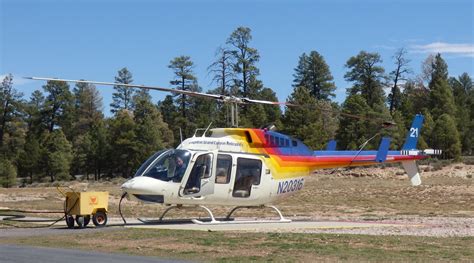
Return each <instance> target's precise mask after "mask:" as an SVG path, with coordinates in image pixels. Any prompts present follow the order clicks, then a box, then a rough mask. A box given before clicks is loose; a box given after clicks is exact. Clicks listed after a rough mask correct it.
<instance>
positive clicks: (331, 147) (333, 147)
mask: <svg viewBox="0 0 474 263" xmlns="http://www.w3.org/2000/svg"><path fill="white" fill-rule="evenodd" d="M336 146H337V141H336V140H330V141H329V142H328V145H327V146H326V151H335V150H336Z"/></svg>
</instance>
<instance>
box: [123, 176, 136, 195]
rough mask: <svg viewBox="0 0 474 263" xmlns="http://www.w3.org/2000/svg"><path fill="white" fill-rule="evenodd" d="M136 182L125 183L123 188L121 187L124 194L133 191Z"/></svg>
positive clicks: (132, 180)
mask: <svg viewBox="0 0 474 263" xmlns="http://www.w3.org/2000/svg"><path fill="white" fill-rule="evenodd" d="M134 181H135V178H133V179H131V180H128V181H126V182H125V183H123V184H122V186H120V189H121V190H122V192H127V191H128V190H130V189H133V185H134Z"/></svg>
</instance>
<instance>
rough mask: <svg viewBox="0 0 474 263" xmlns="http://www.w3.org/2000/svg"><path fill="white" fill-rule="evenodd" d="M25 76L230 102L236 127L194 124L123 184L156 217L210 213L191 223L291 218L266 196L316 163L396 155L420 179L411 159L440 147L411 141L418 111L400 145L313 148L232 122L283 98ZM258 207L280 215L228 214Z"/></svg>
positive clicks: (286, 191)
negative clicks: (250, 108)
mask: <svg viewBox="0 0 474 263" xmlns="http://www.w3.org/2000/svg"><path fill="white" fill-rule="evenodd" d="M29 79H34V80H48V81H65V82H74V83H89V84H97V85H109V86H110V85H120V86H124V87H129V88H143V89H149V90H159V91H165V92H171V93H174V94H185V95H190V96H195V97H201V98H210V99H215V100H218V101H222V102H224V103H230V104H231V106H232V122H233V126H235V127H233V128H214V129H210V125H209V127H207V128H206V129H197V130H196V132H195V133H194V135H193V136H192V137H190V138H187V139H185V140H183V141H182V142H181V144H179V145H178V146H177V147H176V148H175V149H165V150H160V151H158V152H156V153H154V154H153V155H152V156H151V157H149V158H148V159H147V160H146V161H145V162H144V163H143V164H142V165H141V166H140V167H139V169H138V170H137V172H136V173H135V176H134V177H133V178H132V179H130V180H128V181H126V182H125V183H123V184H122V186H121V190H122V192H123V195H122V199H123V198H124V197H126V198H127V199H128V200H134V201H140V202H144V203H154V204H161V205H165V206H169V207H168V208H167V209H166V210H165V211H164V212H163V213H162V214H161V216H160V218H159V220H158V221H157V222H162V220H163V218H164V216H165V215H166V214H167V213H168V212H169V211H170V210H172V209H175V208H182V207H183V206H192V207H196V206H198V207H200V208H202V209H204V210H205V211H206V212H207V213H208V214H209V220H206V221H204V220H199V219H192V222H194V223H196V224H224V223H249V222H258V223H261V222H291V220H290V219H287V218H285V217H284V216H283V215H282V213H281V211H280V210H279V209H278V208H277V207H276V206H273V205H270V204H272V203H274V202H275V201H277V200H279V199H282V198H285V197H288V196H289V195H291V194H294V193H296V192H298V191H300V190H301V189H302V188H303V187H304V185H305V180H306V177H308V176H310V175H311V174H312V173H314V172H315V171H317V170H321V169H334V168H345V167H354V166H367V165H376V164H381V163H401V164H402V166H403V168H404V170H405V172H406V173H407V175H408V177H409V179H410V182H411V184H412V185H414V186H417V185H420V184H421V178H420V173H419V171H418V166H417V164H416V161H417V160H421V159H425V158H428V157H429V156H430V155H439V154H441V150H435V149H425V150H419V149H417V142H418V138H419V135H420V132H421V128H422V124H423V119H424V117H423V116H422V115H421V114H418V115H416V116H415V117H414V119H413V122H412V124H411V127H410V129H409V131H408V132H407V135H406V140H405V143H404V145H403V146H402V149H401V150H389V146H390V138H389V137H383V138H382V139H381V142H380V145H379V147H378V149H377V150H363V147H361V149H360V150H356V151H349V150H343V151H341V150H336V144H337V143H336V141H334V140H331V141H329V142H328V144H327V147H326V149H325V150H317V151H314V150H311V149H310V148H309V147H308V146H306V145H305V144H304V143H303V142H302V141H300V140H298V139H296V138H292V137H291V136H288V135H285V134H283V133H280V132H277V131H275V130H274V129H272V128H271V127H266V128H261V129H257V128H239V127H238V105H239V104H250V103H259V104H269V105H286V106H289V107H291V106H295V107H297V106H298V105H293V104H290V103H287V102H273V101H264V100H253V99H249V98H240V97H235V96H226V95H216V94H206V93H199V92H192V91H185V90H176V89H171V88H161V87H156V86H145V85H134V84H120V83H111V82H98V81H87V80H68V79H57V78H38V77H29ZM389 124H390V123H388V124H387V122H385V123H384V125H389ZM202 131H203V132H202ZM199 132H202V134H198V133H199ZM209 134H210V135H209ZM374 137H375V136H374ZM374 137H372V138H374ZM372 138H371V139H372ZM369 140H370V139H369ZM367 142H368V141H367ZM367 142H366V143H367ZM122 199H121V200H122ZM120 204H121V201H120ZM208 205H220V206H232V207H233V208H232V209H231V210H230V212H229V213H228V214H227V216H226V217H225V218H224V219H222V220H220V219H219V220H218V219H216V217H215V216H214V214H213V213H212V211H211V210H210V209H209V208H208V207H207V206H208ZM265 207H268V208H271V209H273V210H274V211H275V212H276V213H277V214H278V216H279V219H278V220H257V221H233V220H231V215H232V214H233V213H234V212H235V211H236V210H238V209H240V208H265ZM119 209H120V208H119ZM122 219H123V217H122ZM124 221H125V219H124ZM142 221H143V222H145V223H146V222H147V221H145V220H142Z"/></svg>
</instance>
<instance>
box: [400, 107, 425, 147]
mask: <svg viewBox="0 0 474 263" xmlns="http://www.w3.org/2000/svg"><path fill="white" fill-rule="evenodd" d="M423 119H424V117H423V115H421V114H417V115H415V118H414V119H413V122H412V124H411V127H410V130H409V131H408V134H407V138H406V139H405V144H403V147H402V150H414V149H416V144H417V143H418V137H420V132H421V126H422V125H423Z"/></svg>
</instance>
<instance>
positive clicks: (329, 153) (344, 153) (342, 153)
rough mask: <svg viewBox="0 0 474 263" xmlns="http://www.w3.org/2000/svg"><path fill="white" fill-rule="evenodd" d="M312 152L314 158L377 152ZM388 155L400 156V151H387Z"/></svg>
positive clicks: (373, 152) (362, 154)
mask: <svg viewBox="0 0 474 263" xmlns="http://www.w3.org/2000/svg"><path fill="white" fill-rule="evenodd" d="M358 152H359V151H314V155H315V156H355V155H358V156H365V155H377V151H361V152H360V153H359V154H357V153H358ZM388 155H401V154H400V151H388Z"/></svg>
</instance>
